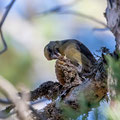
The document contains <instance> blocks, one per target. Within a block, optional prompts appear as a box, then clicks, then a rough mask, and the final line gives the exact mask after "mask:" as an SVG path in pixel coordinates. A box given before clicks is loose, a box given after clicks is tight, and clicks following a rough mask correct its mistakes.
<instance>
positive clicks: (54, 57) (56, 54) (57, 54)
mask: <svg viewBox="0 0 120 120" xmlns="http://www.w3.org/2000/svg"><path fill="white" fill-rule="evenodd" d="M60 56H61V54H60V53H58V52H55V54H53V55H52V58H53V59H58V58H59V57H60Z"/></svg>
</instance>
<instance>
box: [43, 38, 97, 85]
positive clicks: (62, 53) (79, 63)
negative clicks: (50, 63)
mask: <svg viewBox="0 0 120 120" xmlns="http://www.w3.org/2000/svg"><path fill="white" fill-rule="evenodd" d="M44 55H45V57H46V58H47V60H59V58H61V57H65V58H67V59H69V60H70V62H71V63H72V64H73V65H74V66H76V67H77V70H78V72H79V73H81V72H82V71H84V72H89V71H90V67H91V66H93V65H94V64H95V62H96V59H95V58H94V56H93V55H92V53H91V52H90V50H89V49H88V48H87V47H86V46H85V45H84V44H83V43H82V42H80V41H79V40H76V39H66V40H60V41H50V42H49V43H48V44H47V45H46V46H45V48H44ZM58 69H59V68H58ZM59 82H60V81H59ZM62 84H63V82H62Z"/></svg>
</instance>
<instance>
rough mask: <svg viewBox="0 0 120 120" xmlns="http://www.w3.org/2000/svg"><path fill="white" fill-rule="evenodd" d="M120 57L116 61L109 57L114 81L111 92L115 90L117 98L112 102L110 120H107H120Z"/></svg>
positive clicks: (108, 115)
mask: <svg viewBox="0 0 120 120" xmlns="http://www.w3.org/2000/svg"><path fill="white" fill-rule="evenodd" d="M118 56H119V58H118V59H114V58H112V57H111V56H108V57H107V60H108V65H109V69H111V73H110V74H111V76H112V79H113V84H111V83H110V86H109V88H110V89H111V90H115V93H116V96H112V98H111V100H110V106H109V108H108V111H107V113H106V114H107V118H108V119H107V120H119V119H120V114H119V111H120V54H119V55H118ZM108 82H109V81H108ZM110 82H111V81H110ZM108 84H109V83H108Z"/></svg>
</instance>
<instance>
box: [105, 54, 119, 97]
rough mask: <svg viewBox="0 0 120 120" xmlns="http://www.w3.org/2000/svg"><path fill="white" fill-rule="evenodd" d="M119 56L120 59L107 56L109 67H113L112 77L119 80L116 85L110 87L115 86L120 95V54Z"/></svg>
mask: <svg viewBox="0 0 120 120" xmlns="http://www.w3.org/2000/svg"><path fill="white" fill-rule="evenodd" d="M118 56H119V58H118V59H114V58H112V57H111V56H108V57H107V60H108V64H109V68H110V69H112V72H111V74H112V77H113V79H115V80H116V82H117V84H116V85H112V86H110V87H113V88H114V89H115V90H116V92H117V96H119V95H120V92H119V91H120V55H118Z"/></svg>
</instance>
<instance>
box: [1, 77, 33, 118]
mask: <svg viewBox="0 0 120 120" xmlns="http://www.w3.org/2000/svg"><path fill="white" fill-rule="evenodd" d="M0 90H1V91H2V92H3V93H4V94H5V95H6V96H7V97H8V99H10V101H12V103H13V105H15V107H16V111H17V113H18V117H19V118H20V119H21V120H30V119H31V118H28V106H27V104H26V103H25V100H24V99H21V98H20V97H19V96H18V91H17V90H16V89H15V88H14V86H13V85H12V84H11V83H9V82H8V81H7V80H6V79H4V78H3V77H2V76H0Z"/></svg>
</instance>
